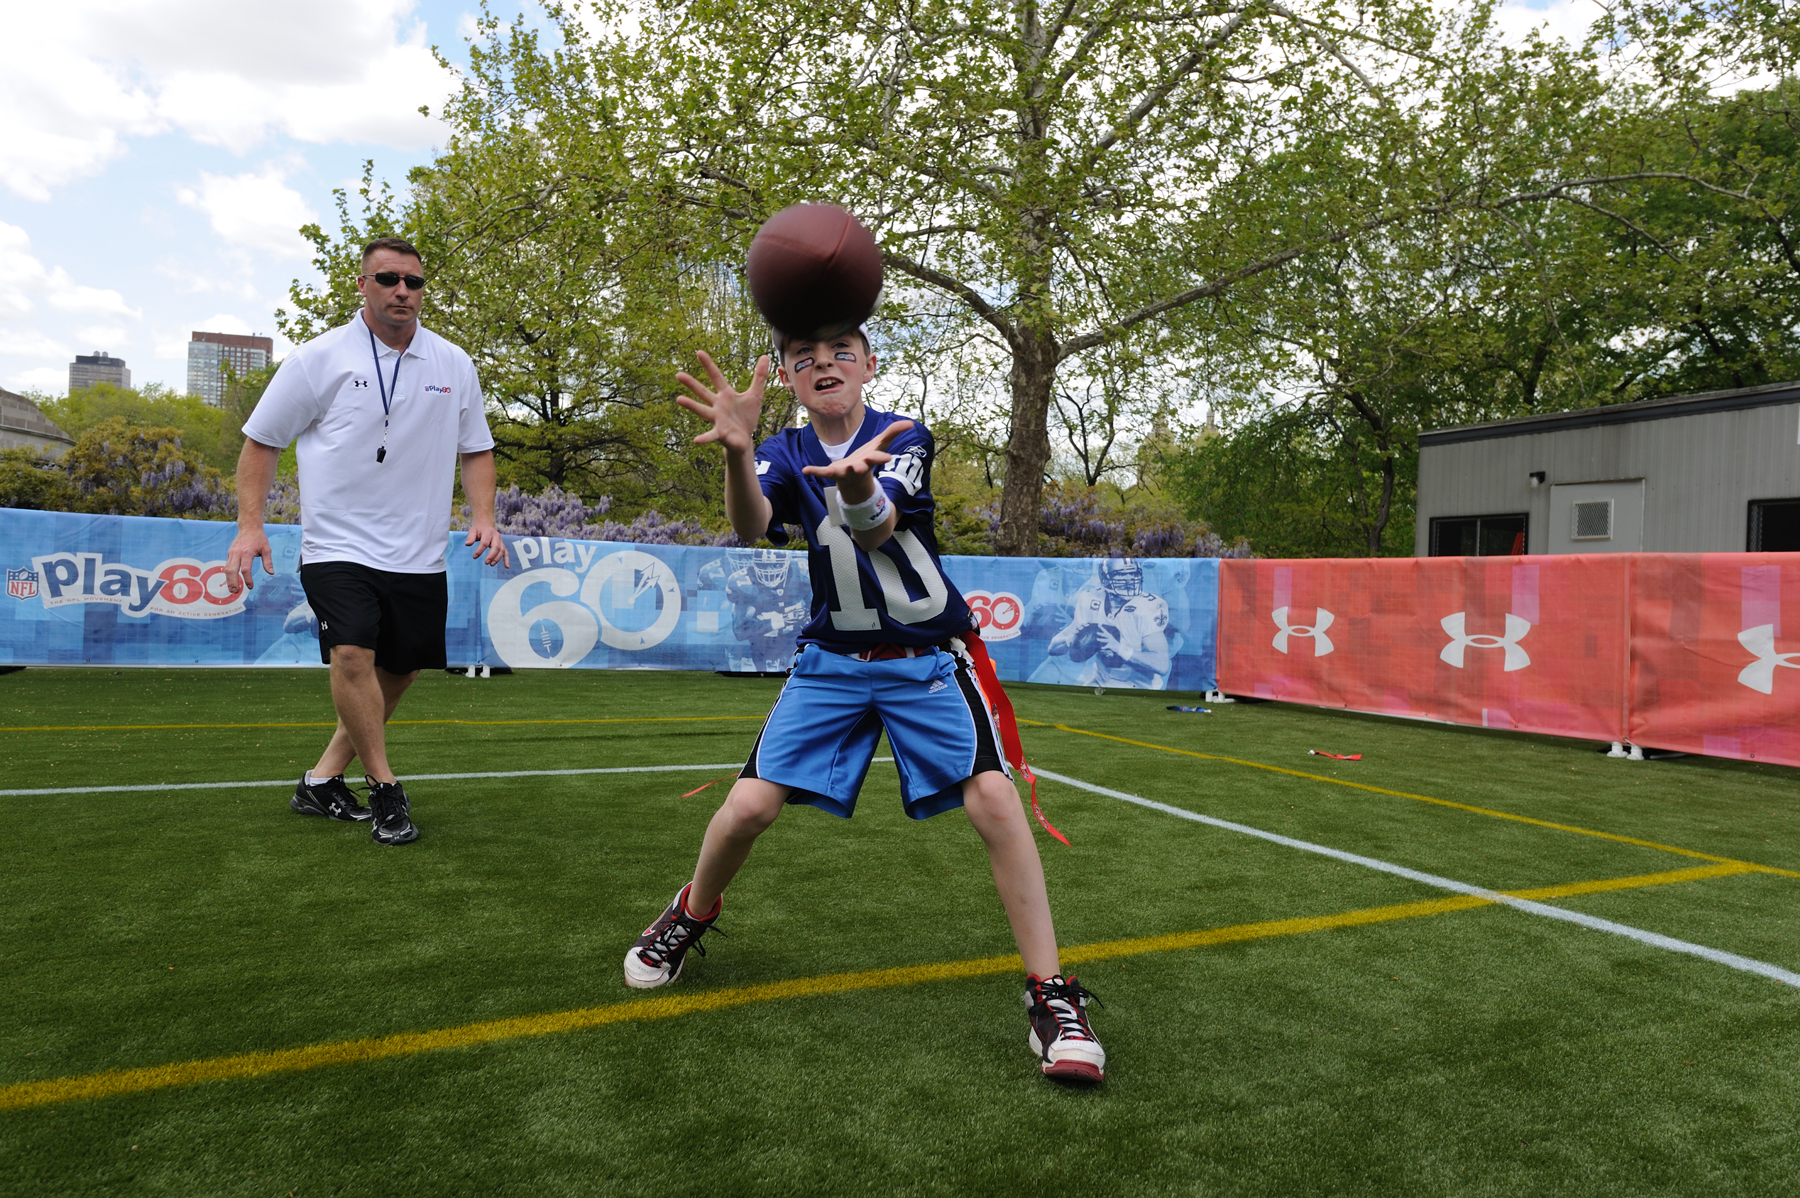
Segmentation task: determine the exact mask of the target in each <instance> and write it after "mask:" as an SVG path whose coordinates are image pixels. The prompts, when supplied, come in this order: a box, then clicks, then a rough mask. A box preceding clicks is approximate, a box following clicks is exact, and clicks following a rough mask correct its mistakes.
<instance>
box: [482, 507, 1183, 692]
mask: <svg viewBox="0 0 1800 1198" xmlns="http://www.w3.org/2000/svg"><path fill="white" fill-rule="evenodd" d="M455 540H457V538H455V537H453V538H452V541H453V542H454V541H455ZM507 546H508V548H509V549H510V550H511V552H512V559H513V560H512V566H511V567H510V568H508V569H503V570H492V569H489V568H487V567H485V566H481V565H479V564H478V563H474V562H471V561H470V560H469V558H468V554H467V551H462V552H458V551H457V550H456V549H455V548H454V547H453V549H452V552H451V559H450V560H451V563H452V564H451V567H450V583H451V585H450V594H451V612H450V645H449V648H450V659H451V660H452V661H455V662H460V661H465V660H466V661H483V662H486V663H487V664H489V665H506V666H511V667H513V668H515V669H518V668H532V667H558V666H562V667H568V666H582V667H599V668H610V669H631V668H638V669H645V668H648V669H681V670H695V669H717V670H732V671H765V672H774V671H781V670H785V669H786V668H787V666H788V664H789V662H790V660H791V659H792V657H793V653H794V638H795V636H796V635H797V634H798V633H799V631H800V630H801V629H802V628H804V627H805V625H806V623H807V620H808V619H809V618H810V616H811V608H812V588H811V585H810V583H809V581H808V577H807V564H806V555H805V554H802V553H797V552H787V551H783V550H776V549H755V550H752V549H713V548H706V547H695V546H682V545H625V544H607V543H599V542H594V541H571V540H563V539H558V538H549V537H508V538H507ZM944 566H945V569H946V570H947V571H948V572H949V574H950V577H951V580H952V581H954V582H955V583H956V585H957V587H958V589H959V590H961V591H962V592H963V594H964V596H965V597H966V598H967V599H968V601H969V606H970V608H971V610H972V611H973V613H974V616H975V620H976V623H977V624H979V625H980V627H981V634H982V639H983V640H985V641H986V642H987V645H988V649H989V652H990V653H991V654H992V656H993V658H994V664H995V667H996V669H997V670H998V671H999V674H1000V677H1001V678H1002V679H1004V680H1006V681H1009V682H1024V681H1031V682H1048V683H1061V684H1064V685H1079V686H1097V687H1115V688H1141V689H1154V690H1162V689H1168V688H1171V687H1173V688H1177V689H1186V690H1204V689H1207V688H1210V687H1212V686H1213V685H1214V672H1215V671H1214V641H1215V640H1216V639H1217V624H1218V601H1217V595H1218V563H1217V562H1216V561H1213V560H1211V559H1194V560H1187V559H1169V560H1144V561H1133V560H1130V559H1112V560H1093V559H1068V560H1048V559H1038V558H998V557H947V558H945V559H944ZM469 597H472V598H473V600H474V601H473V602H469V601H467V598H469Z"/></svg>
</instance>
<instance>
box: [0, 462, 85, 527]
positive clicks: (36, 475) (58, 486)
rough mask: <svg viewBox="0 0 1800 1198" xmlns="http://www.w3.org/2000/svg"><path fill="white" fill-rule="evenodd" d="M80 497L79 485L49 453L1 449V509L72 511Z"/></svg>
mask: <svg viewBox="0 0 1800 1198" xmlns="http://www.w3.org/2000/svg"><path fill="white" fill-rule="evenodd" d="M78 498H79V496H78V493H77V492H76V490H75V484H73V483H71V482H70V481H69V476H68V474H67V473H66V472H65V471H64V470H63V469H62V467H61V466H60V465H59V464H58V463H57V461H56V459H55V458H53V457H51V456H50V455H49V454H46V453H43V452H40V451H39V450H35V449H0V507H15V508H24V509H26V510H27V511H34V512H70V511H74V510H75V507H76V503H77V500H78Z"/></svg>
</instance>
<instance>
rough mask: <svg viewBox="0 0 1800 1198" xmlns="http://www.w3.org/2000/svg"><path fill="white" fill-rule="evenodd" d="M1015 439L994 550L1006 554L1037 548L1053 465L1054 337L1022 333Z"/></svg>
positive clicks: (1016, 366)
mask: <svg viewBox="0 0 1800 1198" xmlns="http://www.w3.org/2000/svg"><path fill="white" fill-rule="evenodd" d="M1010 381H1011V384H1012V440H1011V441H1010V442H1008V444H1007V447H1006V479H1005V482H1004V483H1003V485H1002V489H1001V491H1000V531H999V533H998V534H997V535H996V536H995V538H994V551H995V552H996V553H998V554H1000V555H1001V556H1003V557H1030V556H1031V555H1032V554H1034V553H1036V552H1037V542H1038V529H1039V526H1040V524H1041V509H1042V506H1043V499H1044V469H1045V467H1047V466H1048V465H1049V464H1050V427H1049V414H1050V390H1051V388H1052V387H1053V386H1055V384H1056V347H1055V344H1054V342H1053V340H1052V339H1051V338H1050V337H1047V336H1043V335H1037V336H1027V337H1025V338H1021V341H1020V344H1018V345H1017V346H1016V347H1015V348H1014V350H1013V360H1012V376H1011V380H1010Z"/></svg>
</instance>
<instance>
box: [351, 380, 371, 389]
mask: <svg viewBox="0 0 1800 1198" xmlns="http://www.w3.org/2000/svg"><path fill="white" fill-rule="evenodd" d="M368 385H369V380H368V379H353V380H352V381H351V383H350V386H351V387H352V388H353V389H354V388H357V387H367V386H368Z"/></svg>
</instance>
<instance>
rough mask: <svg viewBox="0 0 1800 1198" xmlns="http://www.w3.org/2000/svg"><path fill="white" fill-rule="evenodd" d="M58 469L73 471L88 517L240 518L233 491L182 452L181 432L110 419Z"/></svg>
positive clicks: (215, 473)
mask: <svg viewBox="0 0 1800 1198" xmlns="http://www.w3.org/2000/svg"><path fill="white" fill-rule="evenodd" d="M58 464H59V465H61V466H62V467H63V469H64V470H65V471H67V474H68V479H69V482H70V483H72V484H73V485H74V488H75V492H76V494H77V495H78V496H79V499H78V500H77V502H78V503H79V505H80V510H82V511H88V512H103V513H107V514H109V515H115V516H182V517H186V518H188V519H200V520H234V519H236V518H237V495H236V494H235V492H233V490H232V489H231V485H230V484H229V483H228V482H226V480H225V479H224V478H223V477H222V476H221V475H220V474H219V472H218V471H217V470H215V469H214V468H212V467H211V466H208V465H206V464H205V463H204V462H203V461H202V460H201V459H200V456H199V455H198V454H195V453H193V452H191V451H189V450H186V449H183V448H182V444H181V430H180V429H177V428H173V427H170V428H145V427H141V426H137V425H131V424H128V423H126V421H125V419H124V418H123V417H120V416H114V417H110V418H109V419H106V420H103V421H101V422H100V423H99V424H96V425H94V426H93V427H92V428H90V429H88V430H87V431H86V432H84V433H82V434H81V435H80V436H79V437H77V438H76V439H75V444H74V445H73V446H71V447H70V448H69V451H68V452H67V453H65V454H64V455H63V456H62V458H61V460H60V462H59V463H58Z"/></svg>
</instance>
